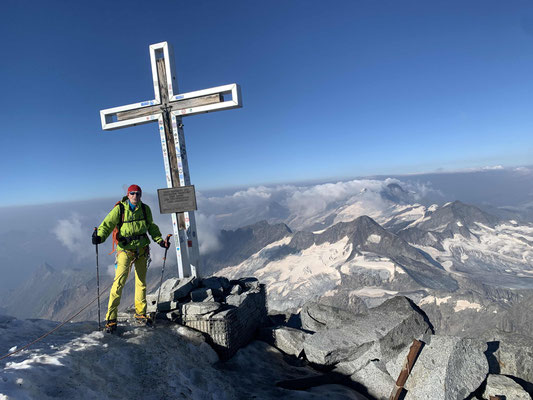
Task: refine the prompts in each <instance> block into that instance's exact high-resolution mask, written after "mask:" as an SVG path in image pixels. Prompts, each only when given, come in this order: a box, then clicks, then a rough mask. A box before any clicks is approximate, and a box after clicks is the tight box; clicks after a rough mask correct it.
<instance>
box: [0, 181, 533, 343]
mask: <svg viewBox="0 0 533 400" xmlns="http://www.w3.org/2000/svg"><path fill="white" fill-rule="evenodd" d="M273 208H276V207H273ZM308 214H309V215H308V216H307V217H306V211H305V210H303V211H302V210H300V212H298V213H292V214H291V213H281V212H279V207H278V212H277V215H275V216H272V213H269V212H267V213H266V215H265V216H268V217H269V218H268V220H263V221H260V222H256V223H253V224H250V225H247V226H244V227H240V228H237V229H233V230H231V229H227V230H222V231H221V232H220V235H219V241H220V246H219V248H218V250H215V251H212V252H210V253H208V254H205V255H204V256H203V260H202V262H203V265H202V270H201V272H202V274H203V275H204V276H208V275H212V274H216V275H223V276H226V277H228V278H237V277H243V276H255V277H257V278H258V279H259V280H260V281H261V282H262V283H265V284H266V285H267V290H268V306H269V309H270V310H271V312H283V313H290V312H295V311H297V310H298V309H299V307H301V306H302V305H303V304H304V303H305V302H306V301H309V300H317V299H320V300H321V301H323V302H328V303H329V304H331V305H336V306H340V307H344V308H350V307H351V308H352V309H357V308H359V307H365V306H375V305H378V304H380V303H382V302H383V301H385V300H386V299H387V298H390V297H391V296H394V295H397V294H402V295H406V296H408V297H410V298H411V299H412V300H413V301H414V302H415V303H417V304H418V305H419V306H420V307H421V308H422V309H424V311H426V313H427V314H428V316H430V319H431V321H434V322H433V323H434V324H435V329H436V330H437V331H438V332H440V333H449V334H460V335H476V334H479V333H481V332H483V331H485V330H486V329H488V328H489V327H494V326H496V327H499V328H500V329H502V330H504V331H508V332H522V333H526V334H529V332H530V331H531V329H532V328H533V323H532V322H531V321H530V318H528V317H527V315H524V311H525V310H528V309H530V308H531V306H532V305H533V304H532V303H533V290H532V289H533V225H532V224H531V223H528V222H524V221H519V220H513V219H506V218H502V216H496V215H493V214H490V213H487V212H486V211H483V210H482V209H480V208H478V207H476V206H473V205H469V204H465V203H462V202H460V201H455V202H450V203H445V204H442V205H437V204H432V205H422V204H419V203H416V202H413V195H412V193H410V192H409V191H408V190H406V189H404V188H403V187H402V186H400V185H398V184H396V183H391V184H389V185H386V186H385V187H384V188H383V190H381V191H380V192H379V196H378V197H376V194H375V192H373V193H369V191H367V190H365V189H364V188H363V189H362V190H360V191H359V192H358V193H357V194H355V195H354V196H352V197H350V199H349V200H347V201H342V202H341V201H339V202H338V203H330V205H328V206H327V207H325V208H322V209H320V210H319V211H318V212H313V213H308ZM280 215H282V216H283V217H284V218H280ZM173 272H174V271H173V269H172V268H171V267H168V268H167V274H168V276H171V275H172V274H173ZM94 275H95V274H94V272H91V273H88V272H83V271H74V270H60V271H56V270H54V269H53V268H51V267H50V266H49V265H43V266H42V267H41V268H39V269H38V270H37V271H36V272H35V273H34V275H33V277H32V278H30V279H29V280H28V281H26V282H25V283H24V284H23V285H22V286H20V287H19V288H18V289H16V290H14V291H12V292H10V293H9V295H7V296H4V298H3V299H1V301H2V303H1V304H2V308H3V310H2V311H3V312H4V313H7V314H11V315H15V316H17V317H33V318H36V317H39V318H49V319H59V320H61V319H63V318H66V317H67V316H68V315H70V314H72V313H73V312H74V311H75V310H77V309H79V308H81V306H83V305H85V304H86V303H87V302H88V301H90V299H92V298H93V297H94V295H95V293H96V278H95V276H94ZM159 278H160V269H158V268H155V267H154V268H151V270H150V271H149V274H148V280H149V284H148V286H149V290H153V289H154V288H156V287H157V285H158V283H159ZM110 282H111V277H110V276H103V277H102V276H101V282H100V287H101V288H103V287H104V286H105V285H106V284H108V283H110ZM124 296H125V297H124V299H123V302H122V306H123V307H129V306H130V305H131V304H132V303H133V279H131V278H130V280H129V281H128V284H127V287H126V288H125V290H124ZM105 307H106V302H105V301H104V303H103V306H102V308H103V309H105ZM79 318H80V319H84V318H86V319H96V309H95V307H92V308H91V309H90V310H88V311H87V312H86V313H84V314H82V315H80V317H79ZM465 321H469V322H470V323H469V324H465Z"/></svg>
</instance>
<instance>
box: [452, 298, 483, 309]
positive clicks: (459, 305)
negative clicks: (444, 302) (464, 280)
mask: <svg viewBox="0 0 533 400" xmlns="http://www.w3.org/2000/svg"><path fill="white" fill-rule="evenodd" d="M468 308H472V309H474V310H476V311H480V310H481V308H482V307H481V304H478V303H471V302H469V301H468V300H457V302H456V303H455V307H454V309H453V310H454V311H455V312H457V311H463V310H466V309H468Z"/></svg>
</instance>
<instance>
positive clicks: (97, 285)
mask: <svg viewBox="0 0 533 400" xmlns="http://www.w3.org/2000/svg"><path fill="white" fill-rule="evenodd" d="M97 231H98V228H97V227H94V232H93V236H95V235H97ZM96 290H97V295H98V330H99V331H100V330H102V327H101V325H100V270H99V268H98V243H97V244H96Z"/></svg>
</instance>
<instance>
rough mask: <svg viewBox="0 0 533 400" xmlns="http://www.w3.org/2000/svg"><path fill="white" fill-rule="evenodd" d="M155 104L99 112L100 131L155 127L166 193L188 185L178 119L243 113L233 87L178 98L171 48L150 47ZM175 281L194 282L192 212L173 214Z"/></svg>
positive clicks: (163, 44)
mask: <svg viewBox="0 0 533 400" xmlns="http://www.w3.org/2000/svg"><path fill="white" fill-rule="evenodd" d="M150 62H151V64H152V78H153V82H154V93H155V98H154V99H153V100H147V101H142V102H140V103H134V104H129V105H126V106H121V107H114V108H108V109H106V110H101V111H100V117H101V120H102V129H104V130H113V129H119V128H124V127H128V126H135V125H140V124H145V123H148V122H155V121H157V122H158V124H159V133H160V136H161V147H162V149H163V159H164V163H165V172H166V177H167V187H168V188H177V187H182V186H189V185H191V179H190V176H189V165H188V161H187V151H186V149H185V136H184V133H183V124H182V117H184V116H189V115H195V114H201V113H207V112H212V111H220V110H228V109H232V108H240V107H242V103H241V93H240V87H239V85H237V84H236V83H232V84H230V85H224V86H218V87H214V88H210V89H204V90H197V91H194V92H188V93H179V92H178V83H177V79H176V74H175V70H174V55H173V52H172V47H171V46H170V45H169V44H168V43H167V42H161V43H156V44H153V45H151V46H150ZM172 225H173V229H174V239H175V243H176V254H177V260H178V277H179V278H183V277H184V276H190V275H192V276H199V273H200V272H199V264H200V252H199V248H198V234H197V232H196V219H195V216H194V211H187V212H180V213H173V214H172Z"/></svg>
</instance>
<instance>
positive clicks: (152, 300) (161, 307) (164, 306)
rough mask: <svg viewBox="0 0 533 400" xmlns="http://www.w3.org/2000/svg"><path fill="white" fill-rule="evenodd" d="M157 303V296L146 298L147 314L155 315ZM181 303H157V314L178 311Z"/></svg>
mask: <svg viewBox="0 0 533 400" xmlns="http://www.w3.org/2000/svg"><path fill="white" fill-rule="evenodd" d="M156 303H157V295H148V296H146V312H147V313H153V312H155V311H156V309H155V305H156ZM178 306H179V303H178V302H177V301H161V300H160V301H159V303H157V312H167V311H172V310H175V309H177V308H178Z"/></svg>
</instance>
